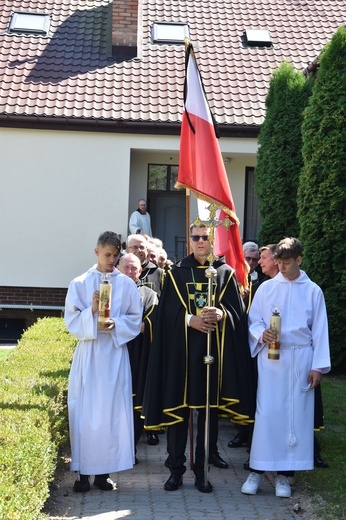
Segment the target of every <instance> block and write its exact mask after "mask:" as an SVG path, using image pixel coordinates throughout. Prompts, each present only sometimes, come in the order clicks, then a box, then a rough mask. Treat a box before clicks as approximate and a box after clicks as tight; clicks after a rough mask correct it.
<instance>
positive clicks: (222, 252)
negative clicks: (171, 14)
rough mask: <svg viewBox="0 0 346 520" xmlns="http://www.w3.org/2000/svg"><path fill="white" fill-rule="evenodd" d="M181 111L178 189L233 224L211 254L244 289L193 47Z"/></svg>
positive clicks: (220, 231) (220, 233)
mask: <svg viewBox="0 0 346 520" xmlns="http://www.w3.org/2000/svg"><path fill="white" fill-rule="evenodd" d="M185 69H186V75H185V86H184V112H183V117H182V123H181V133H180V153H179V170H178V180H177V183H176V187H177V188H187V189H190V190H191V191H192V192H193V193H194V194H195V196H196V197H197V198H198V199H201V200H204V201H206V202H209V203H214V204H216V205H217V207H218V208H219V209H220V210H221V211H220V215H219V219H220V220H223V219H224V218H225V217H226V215H227V216H228V217H229V219H230V220H231V221H232V223H233V225H232V226H230V227H229V228H228V229H226V228H224V227H223V226H222V225H220V226H218V227H217V228H216V232H215V246H214V252H215V254H216V255H217V256H225V259H226V262H227V263H228V264H229V265H231V266H232V267H233V268H234V269H235V272H236V276H237V280H238V282H239V283H240V284H241V285H242V286H243V287H246V286H247V280H246V273H245V269H244V265H245V263H244V253H243V248H242V243H241V238H240V234H239V220H238V218H237V216H236V213H235V206H234V202H233V197H232V193H231V189H230V186H229V182H228V178H227V174H226V170H225V165H224V162H223V158H222V155H221V151H220V147H219V143H218V140H217V137H216V132H215V125H214V120H213V116H212V114H211V111H210V108H209V105H208V102H207V99H206V96H205V92H204V88H203V84H202V79H201V76H200V73H199V70H198V67H197V63H196V59H195V55H194V52H193V47H192V45H191V44H190V43H189V44H188V45H187V49H186V60H185Z"/></svg>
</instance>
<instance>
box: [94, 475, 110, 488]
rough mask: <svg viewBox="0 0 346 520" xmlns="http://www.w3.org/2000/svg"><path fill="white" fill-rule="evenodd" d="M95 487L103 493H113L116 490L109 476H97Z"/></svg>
mask: <svg viewBox="0 0 346 520" xmlns="http://www.w3.org/2000/svg"><path fill="white" fill-rule="evenodd" d="M94 486H96V487H98V488H99V489H101V491H112V490H113V489H114V482H113V481H112V480H111V479H110V478H109V474H108V473H106V474H105V475H95V480H94Z"/></svg>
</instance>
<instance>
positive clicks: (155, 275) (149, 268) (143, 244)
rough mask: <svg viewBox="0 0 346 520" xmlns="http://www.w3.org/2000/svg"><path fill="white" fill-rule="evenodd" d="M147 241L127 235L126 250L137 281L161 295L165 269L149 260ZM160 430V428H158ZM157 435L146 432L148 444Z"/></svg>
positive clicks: (156, 442) (157, 440) (152, 441)
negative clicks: (137, 266) (135, 263)
mask: <svg viewBox="0 0 346 520" xmlns="http://www.w3.org/2000/svg"><path fill="white" fill-rule="evenodd" d="M148 245H149V244H148V241H147V239H146V238H145V237H144V236H142V235H129V236H128V237H127V240H126V252H127V253H133V254H134V255H136V256H137V257H138V258H139V260H140V262H141V273H140V275H139V281H140V283H141V285H145V286H146V287H149V289H152V290H153V291H155V292H156V294H157V296H158V298H159V297H160V295H161V291H162V287H163V282H164V276H165V271H164V270H163V269H161V268H160V267H158V266H157V265H156V264H154V262H151V261H150V260H149V256H148ZM160 430H161V429H160ZM159 442H160V440H159V436H158V434H157V432H156V431H152V432H147V443H148V444H149V446H156V445H157V444H159Z"/></svg>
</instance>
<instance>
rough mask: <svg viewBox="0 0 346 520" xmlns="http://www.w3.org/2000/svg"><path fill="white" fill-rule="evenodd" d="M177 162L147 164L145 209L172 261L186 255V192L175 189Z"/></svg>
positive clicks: (154, 231) (156, 235) (153, 229)
mask: <svg viewBox="0 0 346 520" xmlns="http://www.w3.org/2000/svg"><path fill="white" fill-rule="evenodd" d="M177 177H178V165H171V164H149V165H148V191H147V198H148V211H149V213H150V216H151V224H152V231H153V234H154V236H155V237H157V238H160V239H161V240H162V241H163V246H164V249H165V250H166V252H167V256H168V258H169V259H170V260H172V261H173V262H175V261H177V260H179V259H180V258H182V257H183V256H185V255H186V236H185V235H186V232H185V228H186V226H185V219H186V196H185V190H176V189H175V188H174V185H175V183H176V180H177Z"/></svg>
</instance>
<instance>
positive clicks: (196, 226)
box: [190, 222, 209, 235]
mask: <svg viewBox="0 0 346 520" xmlns="http://www.w3.org/2000/svg"><path fill="white" fill-rule="evenodd" d="M193 228H196V229H208V226H207V225H206V224H203V223H202V224H195V223H194V222H192V224H190V235H191V233H192V230H193ZM208 231H209V229H208Z"/></svg>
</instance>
